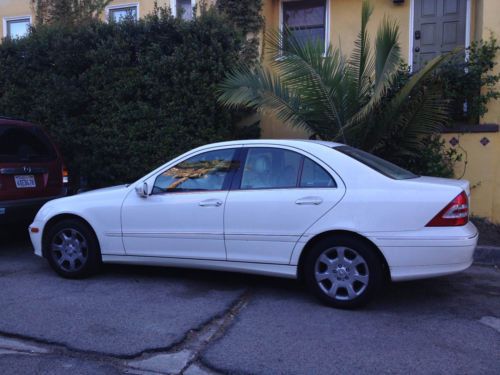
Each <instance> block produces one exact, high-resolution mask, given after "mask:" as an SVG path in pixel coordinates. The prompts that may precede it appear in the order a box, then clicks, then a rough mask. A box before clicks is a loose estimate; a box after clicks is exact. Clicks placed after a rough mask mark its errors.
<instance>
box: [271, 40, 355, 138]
mask: <svg viewBox="0 0 500 375" xmlns="http://www.w3.org/2000/svg"><path fill="white" fill-rule="evenodd" d="M267 46H268V48H269V49H270V51H271V56H272V57H273V60H271V62H270V65H271V67H272V69H273V71H275V72H276V74H278V75H279V76H280V77H281V79H282V82H283V83H284V84H285V85H287V86H288V87H290V88H292V89H293V91H295V92H297V93H300V96H301V99H302V101H303V102H304V103H305V104H307V106H309V107H310V108H315V109H316V111H317V112H318V111H321V112H322V113H323V114H324V117H325V118H324V121H326V122H328V127H325V129H327V128H328V129H329V131H328V133H327V134H328V136H332V135H334V134H335V133H336V132H339V131H340V132H341V131H342V126H343V122H342V121H343V120H342V114H343V113H344V111H343V109H342V108H340V107H339V104H340V103H339V102H337V101H336V100H335V97H336V90H337V89H339V88H340V87H341V86H342V85H341V82H342V81H343V80H344V77H345V68H346V67H345V59H344V58H343V56H342V54H341V52H340V50H339V49H336V48H333V47H332V46H329V47H328V48H327V50H326V52H325V51H324V45H323V43H322V42H321V41H319V40H312V41H311V40H309V41H303V40H300V39H298V38H296V37H295V35H294V34H293V33H291V32H289V31H288V30H285V31H284V32H270V33H269V35H268V42H267ZM280 46H283V48H282V49H281V50H278V49H279V48H280ZM311 113H312V111H311ZM332 126H333V129H332Z"/></svg>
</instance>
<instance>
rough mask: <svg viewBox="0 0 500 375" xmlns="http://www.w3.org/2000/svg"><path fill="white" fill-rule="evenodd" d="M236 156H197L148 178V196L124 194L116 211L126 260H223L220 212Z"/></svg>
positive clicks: (227, 151)
mask: <svg viewBox="0 0 500 375" xmlns="http://www.w3.org/2000/svg"><path fill="white" fill-rule="evenodd" d="M237 154H238V148H234V147H232V148H222V149H216V150H211V151H206V152H202V153H199V154H197V155H194V156H191V157H189V158H187V159H185V160H182V161H180V162H179V163H178V164H176V165H174V166H173V167H170V168H167V169H166V170H164V171H162V172H161V173H159V174H158V175H156V176H154V177H152V178H151V179H149V180H148V181H154V183H153V184H154V185H153V189H152V193H151V194H150V195H149V196H148V197H146V198H143V197H140V196H139V195H138V194H135V193H134V192H133V193H131V194H129V195H128V196H127V197H126V198H125V201H124V203H123V207H122V232H123V243H124V246H125V251H126V253H127V255H136V256H160V257H175V258H195V259H216V260H225V259H226V251H225V246H224V235H223V219H224V216H223V213H224V207H225V202H226V198H227V193H228V188H229V185H230V183H231V179H232V177H233V175H234V171H235V170H236V169H237V168H238V162H237V156H238V155H237Z"/></svg>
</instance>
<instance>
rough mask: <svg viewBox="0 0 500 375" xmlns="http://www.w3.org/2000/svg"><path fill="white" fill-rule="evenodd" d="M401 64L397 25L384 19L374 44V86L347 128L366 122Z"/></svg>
mask: <svg viewBox="0 0 500 375" xmlns="http://www.w3.org/2000/svg"><path fill="white" fill-rule="evenodd" d="M400 62H401V48H400V46H399V26H398V24H397V23H396V22H395V21H393V20H390V19H389V18H387V17H384V20H383V21H382V24H381V25H380V26H379V28H378V31H377V38H376V42H375V77H374V79H375V85H374V87H373V92H372V94H371V97H370V100H369V101H368V102H367V103H366V104H364V106H363V107H362V108H361V109H360V110H359V111H358V112H357V113H356V114H355V115H354V116H353V117H352V118H351V119H350V121H349V122H348V124H347V126H352V125H355V124H356V123H360V122H363V121H365V120H366V117H367V116H369V115H370V113H372V112H373V110H374V109H375V107H376V106H377V105H378V103H379V102H380V100H382V98H383V97H384V95H385V93H386V91H387V89H388V88H389V87H390V85H391V81H392V77H393V76H394V74H395V73H396V72H397V69H398V66H399V64H400Z"/></svg>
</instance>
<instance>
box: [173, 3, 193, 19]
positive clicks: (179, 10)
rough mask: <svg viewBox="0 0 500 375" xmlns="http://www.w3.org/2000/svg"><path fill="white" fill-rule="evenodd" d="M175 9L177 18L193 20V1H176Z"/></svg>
mask: <svg viewBox="0 0 500 375" xmlns="http://www.w3.org/2000/svg"><path fill="white" fill-rule="evenodd" d="M175 9H176V14H177V16H179V17H182V19H185V20H192V19H193V4H192V3H191V0H176V4H175Z"/></svg>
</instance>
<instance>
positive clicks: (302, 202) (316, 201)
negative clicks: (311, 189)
mask: <svg viewBox="0 0 500 375" xmlns="http://www.w3.org/2000/svg"><path fill="white" fill-rule="evenodd" d="M321 203H323V199H322V198H320V197H304V198H300V199H297V200H296V201H295V204H298V205H306V204H309V205H316V206H317V205H318V204H321Z"/></svg>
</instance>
